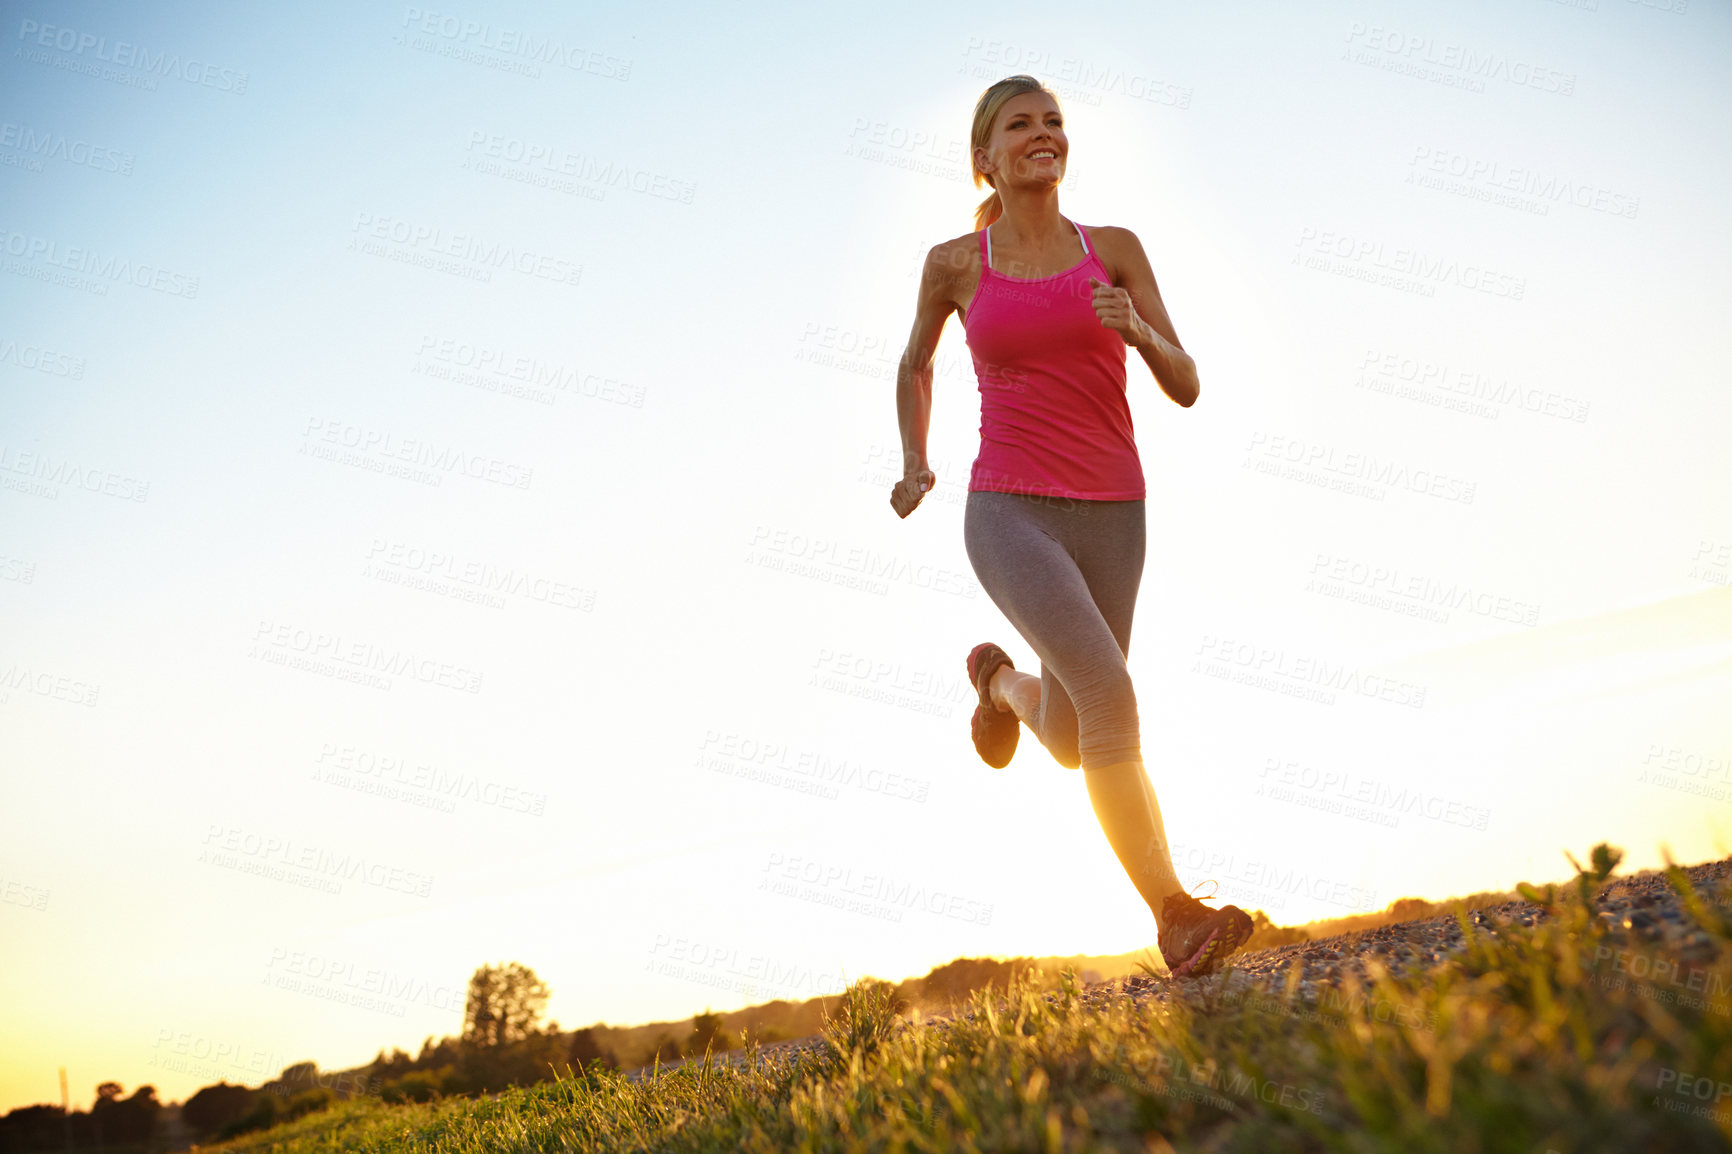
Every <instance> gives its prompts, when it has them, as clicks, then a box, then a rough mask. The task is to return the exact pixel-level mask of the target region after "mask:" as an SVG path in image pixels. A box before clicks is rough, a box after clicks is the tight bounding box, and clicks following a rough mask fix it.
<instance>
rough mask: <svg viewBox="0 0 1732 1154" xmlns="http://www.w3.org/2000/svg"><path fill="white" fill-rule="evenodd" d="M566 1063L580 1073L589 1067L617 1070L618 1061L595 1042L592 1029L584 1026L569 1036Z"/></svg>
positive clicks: (610, 1052) (610, 1051)
mask: <svg viewBox="0 0 1732 1154" xmlns="http://www.w3.org/2000/svg"><path fill="white" fill-rule="evenodd" d="M566 1061H567V1062H569V1063H570V1064H571V1066H572V1068H573V1069H575V1070H577V1071H578V1072H579V1073H582V1072H583V1071H584V1070H585V1069H587V1068H589V1067H592V1066H593V1067H601V1068H605V1069H617V1068H618V1067H619V1060H618V1059H616V1058H615V1057H614V1056H613V1051H612V1050H605V1049H603V1048H602V1046H601V1043H600V1042H597V1041H596V1040H595V1030H594V1028H593V1027H590V1026H585V1027H584V1028H583V1029H581V1030H578V1031H576V1032H575V1033H573V1034H572V1035H571V1050H570V1052H569V1053H568V1054H567V1055H566Z"/></svg>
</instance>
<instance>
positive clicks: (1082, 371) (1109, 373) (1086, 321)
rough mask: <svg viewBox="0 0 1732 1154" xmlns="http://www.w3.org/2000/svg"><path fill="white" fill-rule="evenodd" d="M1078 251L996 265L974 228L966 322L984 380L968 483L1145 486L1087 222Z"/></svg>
mask: <svg viewBox="0 0 1732 1154" xmlns="http://www.w3.org/2000/svg"><path fill="white" fill-rule="evenodd" d="M1071 223H1072V227H1074V228H1075V229H1076V230H1077V235H1078V236H1079V237H1080V238H1081V239H1082V244H1083V251H1084V252H1085V253H1086V254H1087V255H1086V256H1085V257H1084V258H1083V262H1082V263H1081V264H1079V265H1076V266H1074V267H1072V268H1071V269H1069V270H1067V271H1065V272H1061V273H1059V274H1058V275H1057V276H1048V277H1035V278H1032V279H1031V278H1026V277H1014V276H1005V275H1004V274H1002V273H999V272H995V271H994V270H993V268H992V238H991V236H990V235H989V234H988V232H987V230H986V229H982V230H981V231H980V287H979V288H977V289H976V290H975V293H974V299H973V300H972V301H970V302H969V306H968V312H967V313H966V314H964V315H963V318H962V328H963V333H964V335H965V337H966V339H967V342H968V349H969V352H970V353H972V354H973V357H974V375H975V378H976V379H977V380H978V381H979V383H980V454H979V456H977V457H975V459H974V470H973V472H972V473H971V474H970V476H969V479H968V488H969V490H970V491H973V490H977V489H980V490H987V491H991V492H999V493H1029V494H1036V495H1041V496H1054V497H1068V498H1072V499H1077V500H1093V501H1137V500H1141V499H1142V498H1143V497H1144V494H1145V490H1144V488H1143V465H1142V461H1141V459H1140V458H1139V457H1138V456H1137V444H1136V439H1135V437H1134V435H1133V430H1132V428H1131V408H1130V403H1129V401H1128V400H1127V398H1126V396H1125V350H1126V349H1127V348H1128V347H1129V346H1127V345H1126V344H1125V340H1124V338H1123V337H1121V336H1120V335H1119V334H1118V333H1116V332H1114V331H1113V330H1112V329H1109V328H1107V327H1106V326H1105V325H1103V324H1101V322H1100V317H1099V316H1097V315H1096V314H1095V310H1094V305H1093V304H1092V303H1091V298H1092V295H1093V293H1092V290H1091V289H1090V288H1089V277H1091V276H1093V277H1094V278H1095V279H1096V280H1099V281H1102V282H1104V283H1107V284H1111V283H1112V278H1111V277H1110V276H1108V275H1107V270H1106V266H1105V265H1103V264H1102V263H1101V260H1100V257H1099V256H1097V255H1096V254H1095V251H1094V246H1093V245H1091V244H1090V243H1089V239H1088V233H1087V232H1085V231H1084V230H1083V227H1082V226H1081V225H1079V224H1076V223H1075V222H1074V221H1073V222H1071Z"/></svg>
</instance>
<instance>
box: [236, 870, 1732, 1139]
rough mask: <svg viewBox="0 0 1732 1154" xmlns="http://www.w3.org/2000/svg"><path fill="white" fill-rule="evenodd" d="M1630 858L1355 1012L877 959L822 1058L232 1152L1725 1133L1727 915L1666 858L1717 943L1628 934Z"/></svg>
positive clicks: (294, 1132)
mask: <svg viewBox="0 0 1732 1154" xmlns="http://www.w3.org/2000/svg"><path fill="white" fill-rule="evenodd" d="M1617 856H1618V855H1617V851H1615V850H1609V849H1607V847H1605V846H1599V847H1596V848H1595V852H1594V855H1593V860H1592V863H1591V865H1590V866H1588V867H1585V868H1579V869H1578V876H1577V878H1576V879H1575V881H1574V883H1573V884H1566V885H1563V886H1548V887H1546V888H1545V890H1544V891H1539V890H1533V889H1532V888H1531V887H1527V888H1525V889H1524V896H1528V897H1529V898H1530V900H1538V901H1541V902H1543V903H1545V904H1547V905H1548V906H1549V907H1550V908H1551V911H1552V915H1553V916H1552V917H1550V918H1548V919H1546V920H1544V921H1542V922H1541V923H1540V924H1538V925H1537V926H1534V927H1531V928H1529V927H1520V926H1513V927H1508V928H1499V929H1497V930H1496V931H1488V930H1483V929H1476V928H1475V927H1474V926H1473V924H1472V923H1471V922H1470V921H1469V919H1468V918H1467V915H1466V912H1465V907H1463V908H1462V910H1461V911H1458V915H1457V916H1458V918H1459V919H1460V922H1461V925H1462V928H1463V931H1464V933H1465V934H1466V935H1467V937H1468V941H1469V948H1468V951H1467V953H1466V954H1465V955H1464V956H1462V957H1460V958H1457V959H1455V960H1453V961H1451V962H1448V963H1444V964H1440V965H1438V966H1436V967H1434V968H1433V969H1432V970H1430V971H1429V972H1424V973H1409V974H1390V973H1387V972H1385V971H1382V970H1380V969H1378V968H1377V967H1376V966H1375V965H1373V966H1371V967H1370V968H1371V970H1372V979H1371V981H1370V982H1369V983H1368V984H1367V985H1365V986H1363V987H1359V988H1353V989H1349V990H1348V991H1346V997H1345V998H1344V1000H1343V1001H1342V1003H1340V1005H1339V1006H1338V1007H1337V1010H1338V1012H1326V1013H1325V1012H1315V1010H1314V1008H1311V1007H1306V1006H1304V1005H1302V1004H1300V1003H1298V1002H1296V1001H1295V1000H1294V999H1293V994H1292V991H1294V990H1295V989H1296V987H1297V977H1298V975H1297V973H1294V974H1292V975H1290V979H1289V982H1288V986H1287V993H1286V994H1283V993H1282V992H1280V991H1276V992H1275V994H1274V995H1273V996H1271V997H1268V998H1243V997H1239V998H1226V997H1222V998H1219V999H1216V1000H1214V1001H1210V1000H1208V999H1207V998H1205V999H1204V1000H1203V1003H1202V1004H1199V1005H1190V1004H1187V1003H1186V1001H1184V1000H1175V1001H1174V1002H1173V1004H1171V1005H1170V1006H1164V1007H1153V1006H1150V1005H1147V1004H1145V1005H1144V1006H1142V1007H1137V1006H1136V1005H1134V1004H1133V1003H1131V1002H1130V1001H1129V1000H1128V999H1122V1000H1115V1001H1114V1002H1113V1003H1112V1004H1110V1005H1107V1006H1105V1007H1098V1008H1097V1007H1090V1006H1088V1005H1085V1004H1084V1003H1083V1002H1082V1001H1081V999H1080V998H1079V997H1078V992H1077V990H1076V987H1075V986H1074V985H1073V984H1072V983H1071V982H1069V981H1066V982H1065V983H1064V985H1063V986H1062V988H1061V989H1059V990H1058V991H1056V992H1054V991H1050V990H1042V989H1040V988H1039V987H1038V986H1036V985H1035V984H1033V983H1032V982H1030V983H1022V984H1019V985H1018V986H1017V987H1016V988H1014V989H1013V990H1012V991H1011V992H1010V994H1009V995H1008V996H1004V995H998V996H994V995H991V994H988V993H985V992H982V993H981V994H978V995H977V996H976V997H975V998H974V999H973V1002H972V1004H971V1007H970V1012H969V1013H968V1014H966V1015H965V1016H963V1017H960V1018H958V1019H957V1020H956V1021H955V1022H953V1023H951V1024H950V1025H949V1026H948V1027H945V1028H940V1027H937V1026H935V1025H933V1024H930V1023H922V1022H920V1021H909V1020H905V1019H902V1018H900V1017H898V1016H897V1015H896V1014H895V1012H894V1006H893V1003H892V993H891V991H890V990H889V989H888V987H886V986H885V984H883V983H879V982H874V981H871V980H868V981H865V982H861V983H859V984H857V985H856V986H854V987H852V988H850V989H849V990H848V992H847V994H846V995H845V997H844V998H843V1006H842V1010H841V1012H840V1013H838V1014H837V1015H836V1016H834V1017H833V1018H832V1019H831V1020H830V1022H829V1023H827V1025H826V1029H825V1034H824V1037H825V1048H824V1050H823V1052H822V1053H821V1054H819V1055H816V1056H809V1057H807V1058H806V1059H804V1060H790V1059H785V1058H771V1057H768V1056H764V1055H759V1054H755V1053H753V1054H751V1055H750V1057H751V1060H750V1061H749V1062H748V1063H747V1064H746V1065H744V1066H728V1065H726V1064H724V1063H721V1062H717V1061H710V1060H706V1061H702V1062H695V1061H694V1062H688V1063H686V1064H685V1065H684V1066H682V1067H680V1068H678V1069H676V1070H673V1071H670V1072H666V1073H662V1074H660V1075H658V1076H655V1077H650V1078H646V1079H643V1080H642V1081H636V1082H634V1081H629V1080H627V1079H625V1078H623V1077H621V1076H619V1075H617V1074H612V1073H606V1072H596V1073H590V1074H584V1075H581V1076H576V1077H570V1076H568V1077H565V1078H562V1079H560V1080H558V1081H556V1082H547V1083H542V1084H540V1085H536V1086H531V1087H526V1088H522V1089H515V1090H511V1091H508V1092H506V1093H504V1094H502V1095H500V1096H498V1097H497V1098H489V1099H481V1100H469V1099H446V1100H440V1101H434V1102H430V1103H426V1104H422V1105H401V1106H386V1105H384V1104H382V1103H380V1102H378V1101H376V1100H371V1099H356V1100H351V1101H348V1102H344V1103H341V1104H339V1105H337V1106H334V1107H333V1108H331V1109H329V1110H326V1111H323V1112H320V1113H318V1114H313V1115H308V1116H306V1117H303V1118H300V1119H297V1120H296V1121H294V1122H292V1123H289V1124H287V1125H284V1126H281V1127H278V1128H276V1129H274V1130H270V1131H265V1132H262V1133H259V1134H255V1135H248V1136H247V1137H245V1138H242V1139H236V1140H234V1141H232V1142H230V1143H228V1144H226V1145H225V1146H223V1147H222V1149H225V1150H228V1151H234V1152H237V1154H239V1152H255V1151H256V1152H260V1154H262V1152H264V1151H273V1152H280V1154H303V1152H311V1151H329V1150H368V1151H381V1152H397V1151H411V1150H414V1151H420V1150H434V1151H451V1152H464V1154H468V1152H479V1151H503V1150H514V1151H515V1150H524V1151H528V1150H535V1151H566V1150H573V1151H575V1150H607V1151H614V1150H617V1151H700V1150H737V1149H738V1150H765V1151H768V1150H802V1151H819V1150H837V1151H844V1150H883V1151H910V1152H912V1151H974V1150H1038V1151H1059V1150H1067V1151H1070V1150H1075V1151H1085V1150H1123V1151H1151V1150H1153V1151H1162V1150H1208V1151H1255V1152H1259V1154H1261V1152H1265V1151H1284V1150H1305V1151H1310V1150H1317V1151H1354V1152H1372V1151H1391V1152H1396V1151H1399V1152H1402V1154H1407V1152H1425V1151H1436V1152H1438V1154H1445V1152H1448V1154H1458V1152H1476V1151H1487V1152H1490V1151H1512V1152H1514V1151H1521V1152H1523V1154H1545V1152H1546V1151H1548V1150H1552V1151H1559V1152H1571V1154H1574V1152H1575V1151H1583V1150H1617V1151H1656V1152H1659V1151H1666V1152H1680V1151H1698V1150H1700V1151H1710V1150H1712V1151H1722V1150H1732V1140H1729V1136H1732V911H1728V909H1727V908H1726V906H1725V905H1724V904H1723V899H1722V898H1721V897H1720V896H1719V895H1708V896H1704V895H1698V894H1693V893H1689V885H1688V882H1687V880H1686V879H1685V877H1684V874H1683V871H1682V870H1679V869H1677V868H1676V867H1673V868H1672V869H1671V870H1670V871H1669V874H1668V876H1669V878H1670V880H1671V881H1672V884H1673V885H1674V887H1677V888H1678V889H1679V892H1680V893H1683V894H1687V898H1686V908H1687V910H1688V911H1689V914H1690V917H1691V918H1692V919H1693V920H1695V921H1696V922H1697V924H1699V925H1700V926H1702V927H1703V928H1704V929H1705V930H1706V931H1707V932H1708V933H1709V934H1710V935H1711V937H1712V943H1713V944H1712V957H1711V958H1707V959H1706V960H1704V961H1702V962H1701V963H1700V964H1699V965H1697V966H1696V967H1695V968H1689V967H1687V966H1685V965H1684V964H1683V963H1682V962H1679V961H1678V960H1677V959H1675V958H1671V957H1669V956H1662V955H1661V954H1659V953H1657V952H1656V948H1655V947H1652V946H1648V945H1645V944H1643V943H1642V942H1641V941H1640V940H1639V939H1631V938H1625V937H1622V936H1618V934H1617V931H1616V930H1615V929H1613V928H1609V927H1608V926H1606V925H1605V924H1603V922H1602V921H1601V920H1599V919H1596V918H1595V917H1594V916H1593V912H1592V907H1591V905H1590V904H1589V901H1588V899H1589V898H1590V897H1591V895H1592V893H1593V892H1594V890H1595V889H1596V887H1598V886H1599V885H1601V884H1603V883H1604V882H1605V880H1606V879H1607V878H1608V877H1609V876H1610V874H1611V871H1612V869H1613V868H1614V867H1615V865H1616V862H1617ZM1638 972H1639V974H1642V975H1647V977H1648V978H1651V979H1653V980H1652V981H1648V980H1644V979H1641V978H1640V977H1639V976H1638ZM1192 988H1194V989H1204V988H1205V987H1203V986H1201V985H1198V986H1194V987H1192ZM1208 988H1213V986H1212V985H1211V986H1210V987H1208ZM1716 991H1718V994H1716ZM1722 1098H1723V1099H1724V1101H1722Z"/></svg>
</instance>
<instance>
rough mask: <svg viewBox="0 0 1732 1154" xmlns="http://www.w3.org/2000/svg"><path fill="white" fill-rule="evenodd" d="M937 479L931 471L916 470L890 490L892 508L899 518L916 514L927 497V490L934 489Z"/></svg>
mask: <svg viewBox="0 0 1732 1154" xmlns="http://www.w3.org/2000/svg"><path fill="white" fill-rule="evenodd" d="M937 479H938V478H937V477H935V476H933V473H932V470H931V469H916V470H914V471H913V472H911V473H909V474H908V475H907V476H906V477H904V478H902V479H901V480H900V481H898V482H896V487H895V488H893V489H891V490H890V507H891V508H892V509H894V510H896V515H897V516H898V517H906V516H908V514H910V513H912V512H914V509H915V507H916V506H918V505H919V504H920V499H921V498H922V497H924V496H926V493H927V490H929V489H931V488H932V483H933V482H934V481H936V480H937Z"/></svg>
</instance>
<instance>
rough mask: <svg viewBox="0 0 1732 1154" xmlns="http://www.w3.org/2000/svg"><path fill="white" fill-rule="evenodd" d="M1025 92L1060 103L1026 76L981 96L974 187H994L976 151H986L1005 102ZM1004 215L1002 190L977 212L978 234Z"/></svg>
mask: <svg viewBox="0 0 1732 1154" xmlns="http://www.w3.org/2000/svg"><path fill="white" fill-rule="evenodd" d="M1024 92H1044V93H1046V94H1047V95H1048V96H1050V97H1052V102H1053V103H1054V104H1057V103H1058V95H1057V94H1056V93H1054V92H1053V90H1052V89H1050V88H1048V87H1047V86H1046V85H1044V84H1042V83H1041V82H1040V81H1038V80H1036V79H1035V78H1034V77H1032V76H1029V75H1027V74H1026V73H1019V74H1017V75H1015V76H1006V77H1005V78H1004V79H1003V80H1000V81H998V82H997V83H995V84H993V85H992V86H991V87H990V88H988V89H987V90H986V91H985V92H982V93H981V94H980V102H979V103H978V104H976V105H975V106H974V125H973V128H972V130H971V131H970V132H969V134H968V145H969V147H968V167H969V168H970V169H972V170H973V172H974V187H976V188H979V187H980V186H981V185H982V184H983V183H984V184H989V185H990V184H992V177H990V176H988V175H987V174H986V173H984V172H982V171H980V169H979V168H978V167H976V165H975V162H974V150H975V149H977V148H985V147H986V142H987V140H988V139H989V138H990V137H991V136H992V122H993V121H994V120H997V119H998V110H999V109H1001V108H1003V107H1004V103H1005V101H1007V100H1009V99H1010V98H1011V97H1013V96H1020V95H1022V94H1023V93H1024ZM1003 215H1004V202H1003V201H1001V200H1000V199H999V197H998V189H997V188H996V187H994V188H993V190H992V195H990V196H988V197H987V198H986V199H985V200H983V201H981V202H980V204H979V206H978V207H976V208H975V210H974V228H975V231H977V232H978V231H979V230H980V229H983V228H985V227H986V226H987V225H989V224H991V223H992V222H993V221H995V220H997V219H998V218H999V217H1001V216H1003Z"/></svg>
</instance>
